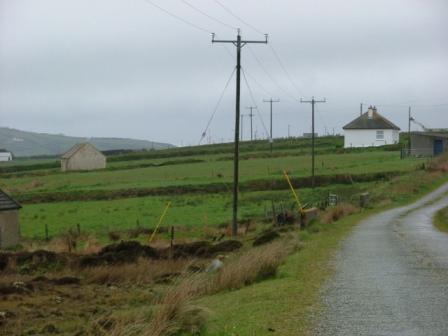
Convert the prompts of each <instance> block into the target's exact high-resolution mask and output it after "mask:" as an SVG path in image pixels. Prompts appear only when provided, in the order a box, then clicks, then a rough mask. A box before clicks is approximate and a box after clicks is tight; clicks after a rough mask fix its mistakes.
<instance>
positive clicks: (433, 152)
mask: <svg viewBox="0 0 448 336" xmlns="http://www.w3.org/2000/svg"><path fill="white" fill-rule="evenodd" d="M447 149H448V132H428V131H425V132H411V153H410V154H411V155H415V156H437V155H440V154H442V153H443V152H445V151H446V150H447Z"/></svg>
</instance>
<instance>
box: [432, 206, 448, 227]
mask: <svg viewBox="0 0 448 336" xmlns="http://www.w3.org/2000/svg"><path fill="white" fill-rule="evenodd" d="M434 225H435V226H436V228H438V229H439V230H440V231H442V232H447V233H448V207H446V208H443V209H441V210H439V211H438V212H437V214H436V216H435V217H434Z"/></svg>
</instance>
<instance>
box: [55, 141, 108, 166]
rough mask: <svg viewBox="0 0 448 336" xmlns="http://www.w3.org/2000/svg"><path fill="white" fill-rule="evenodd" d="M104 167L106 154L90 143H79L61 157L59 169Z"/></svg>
mask: <svg viewBox="0 0 448 336" xmlns="http://www.w3.org/2000/svg"><path fill="white" fill-rule="evenodd" d="M104 168H106V156H105V155H104V154H103V153H101V152H100V151H99V150H98V149H96V148H95V147H94V146H93V145H92V144H90V143H80V144H77V145H75V146H73V147H72V148H70V149H69V150H68V151H67V152H66V153H65V154H63V155H62V157H61V170H62V171H63V172H65V171H77V170H96V169H104Z"/></svg>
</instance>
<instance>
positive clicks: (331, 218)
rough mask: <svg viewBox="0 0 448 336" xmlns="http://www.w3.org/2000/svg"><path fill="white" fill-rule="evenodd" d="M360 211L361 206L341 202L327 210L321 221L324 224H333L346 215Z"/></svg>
mask: <svg viewBox="0 0 448 336" xmlns="http://www.w3.org/2000/svg"><path fill="white" fill-rule="evenodd" d="M358 211H359V208H357V207H355V206H354V205H352V204H350V203H339V204H338V205H336V206H335V207H332V208H330V209H328V210H326V211H325V212H324V213H323V214H322V216H321V221H322V223H324V224H331V223H333V222H336V221H338V220H339V219H341V218H343V217H345V216H348V215H351V214H354V213H357V212H358Z"/></svg>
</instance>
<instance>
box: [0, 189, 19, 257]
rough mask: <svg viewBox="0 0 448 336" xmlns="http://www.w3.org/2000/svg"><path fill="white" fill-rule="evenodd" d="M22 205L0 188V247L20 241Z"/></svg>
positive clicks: (10, 245) (6, 246)
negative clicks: (20, 212) (20, 211)
mask: <svg viewBox="0 0 448 336" xmlns="http://www.w3.org/2000/svg"><path fill="white" fill-rule="evenodd" d="M20 208H21V205H20V204H19V203H17V202H16V201H14V200H13V199H12V198H11V197H10V196H9V195H7V194H6V193H5V192H4V191H3V190H1V189H0V249H4V248H8V247H12V246H15V245H17V244H18V243H19V241H20V224H19V210H20Z"/></svg>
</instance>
